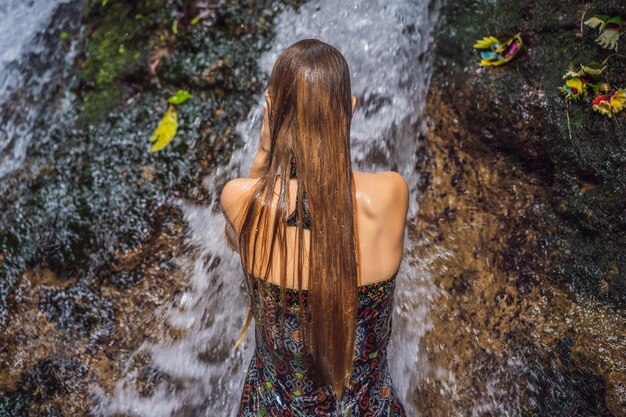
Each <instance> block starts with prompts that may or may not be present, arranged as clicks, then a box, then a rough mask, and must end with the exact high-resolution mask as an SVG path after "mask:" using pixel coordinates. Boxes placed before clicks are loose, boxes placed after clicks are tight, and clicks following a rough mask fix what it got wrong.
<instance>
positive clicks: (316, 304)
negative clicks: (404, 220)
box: [239, 39, 360, 398]
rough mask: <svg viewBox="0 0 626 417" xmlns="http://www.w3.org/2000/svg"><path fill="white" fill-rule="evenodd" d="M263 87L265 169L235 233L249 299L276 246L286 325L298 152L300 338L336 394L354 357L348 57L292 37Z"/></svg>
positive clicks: (355, 270) (355, 275)
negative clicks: (292, 182)
mask: <svg viewBox="0 0 626 417" xmlns="http://www.w3.org/2000/svg"><path fill="white" fill-rule="evenodd" d="M268 94H269V95H270V96H271V101H270V106H269V109H268V111H269V133H270V139H271V145H270V166H269V171H268V173H267V174H266V175H265V176H264V177H262V178H260V179H259V181H258V184H257V186H256V188H255V189H254V190H253V192H252V198H250V200H249V203H248V205H247V207H245V208H244V210H243V212H242V215H243V225H242V229H241V230H242V232H241V234H240V236H239V248H240V251H241V262H242V266H243V270H244V273H245V275H246V281H247V283H248V290H249V293H250V296H251V303H252V304H251V305H254V299H253V298H252V287H251V285H252V281H251V280H252V279H254V277H257V278H260V279H262V280H265V281H267V280H268V279H269V277H270V274H271V273H272V271H271V269H272V265H273V262H272V255H273V254H274V251H275V245H278V246H277V248H278V252H277V253H279V254H280V255H281V256H280V271H274V272H280V285H281V287H282V292H281V306H282V308H281V311H282V318H281V324H282V326H281V328H282V329H284V314H285V311H286V300H285V290H284V288H285V287H286V286H287V267H286V263H287V239H286V237H287V234H286V226H287V225H286V224H285V221H284V220H285V219H286V218H287V216H288V214H289V213H288V212H287V211H288V203H287V196H288V192H289V179H290V162H291V159H292V156H294V155H295V160H296V179H297V185H298V188H297V193H296V198H297V200H296V201H302V198H303V195H304V193H305V192H306V194H307V200H308V209H309V213H310V219H311V222H310V223H311V226H310V235H309V236H310V244H309V248H310V249H309V253H308V271H309V272H308V277H309V279H308V303H307V306H306V307H305V306H304V303H303V298H302V291H301V290H302V284H303V282H302V281H303V280H302V278H303V264H304V253H303V252H304V250H303V248H304V247H305V246H304V232H303V224H304V204H298V205H297V211H296V215H297V219H298V226H297V229H296V245H297V246H296V247H297V248H298V250H297V270H296V274H297V275H296V276H297V285H298V289H299V290H300V291H299V294H300V300H299V302H300V314H301V315H300V318H301V324H302V325H303V329H304V332H303V336H304V337H303V343H304V347H305V351H306V352H307V353H308V354H311V355H312V358H313V364H314V366H313V371H314V375H312V377H313V378H314V379H315V380H317V381H318V382H322V383H325V384H330V385H331V386H332V387H333V388H334V390H335V394H336V395H337V396H338V398H341V397H342V396H343V389H344V386H345V383H346V381H347V379H348V378H349V374H350V369H351V365H352V360H353V352H354V340H355V328H356V314H357V307H358V305H357V303H358V297H357V296H358V293H357V291H358V284H359V282H360V276H359V275H360V274H359V266H358V259H357V247H358V246H357V245H358V237H357V228H356V212H355V203H354V198H355V195H354V184H353V177H352V164H351V157H350V124H351V121H352V98H351V97H352V93H351V85H350V72H349V69H348V64H347V62H346V60H345V58H344V57H343V56H342V55H341V53H340V52H339V51H338V50H337V49H335V48H334V47H332V46H330V45H328V44H326V43H324V42H321V41H319V40H316V39H305V40H302V41H299V42H297V43H295V44H293V45H292V46H290V47H289V48H287V49H286V50H285V51H283V53H282V54H281V55H280V56H279V57H278V59H277V61H276V63H275V65H274V68H273V70H272V73H271V75H270V79H269V82H268ZM279 179H280V192H279V195H278V203H277V208H276V211H275V215H274V216H273V217H274V218H273V220H271V219H270V214H271V211H270V209H271V206H272V200H273V195H274V190H275V186H276V182H277V181H278V180H279ZM262 237H263V238H262ZM259 239H261V240H260V243H261V245H258V243H259ZM258 259H262V261H263V265H265V266H264V267H263V268H260V269H261V270H260V271H259V270H255V268H256V265H257V264H258V263H257V260H258ZM261 301H262V300H261ZM263 308H264V307H263V303H261V309H263ZM257 317H258V316H257ZM309 318H310V319H309ZM313 335H314V336H313ZM283 336H284V335H283ZM282 339H283V340H284V337H283V338H282Z"/></svg>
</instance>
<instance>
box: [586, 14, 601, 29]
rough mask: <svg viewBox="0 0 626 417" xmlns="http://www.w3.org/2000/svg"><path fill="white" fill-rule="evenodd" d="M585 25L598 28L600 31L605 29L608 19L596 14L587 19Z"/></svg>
mask: <svg viewBox="0 0 626 417" xmlns="http://www.w3.org/2000/svg"><path fill="white" fill-rule="evenodd" d="M585 25H587V26H589V27H591V28H594V29H595V28H598V31H599V32H602V31H603V30H604V26H605V25H606V21H605V20H603V19H600V18H599V17H598V16H594V17H591V18H589V19H587V20H585Z"/></svg>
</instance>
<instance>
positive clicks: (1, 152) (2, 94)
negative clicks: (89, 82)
mask: <svg viewBox="0 0 626 417" xmlns="http://www.w3.org/2000/svg"><path fill="white" fill-rule="evenodd" d="M69 3H78V2H77V1H73V2H71V1H70V0H29V1H24V0H3V1H1V2H0V35H1V36H0V119H1V120H2V126H0V178H1V177H3V176H5V175H6V174H8V173H10V172H12V171H14V170H15V169H16V168H18V167H19V166H20V165H21V164H22V163H23V161H24V157H25V155H26V148H27V146H28V144H29V143H30V141H31V139H32V136H33V130H34V129H33V126H34V125H35V123H36V120H37V119H38V118H39V117H41V116H42V114H43V113H44V109H45V108H46V107H48V104H49V103H50V102H51V99H50V97H51V96H52V95H53V94H54V93H55V91H56V90H57V89H58V87H59V83H61V82H62V77H59V72H60V71H61V68H62V67H63V65H64V64H66V63H71V62H72V60H73V57H74V54H73V51H72V50H71V48H72V43H70V42H68V43H67V44H65V45H64V44H63V43H62V42H61V41H60V40H59V35H60V33H61V31H62V30H71V29H72V28H75V27H77V25H78V23H79V19H77V16H76V15H75V13H71V12H69V8H68V9H67V11H68V12H67V13H59V15H58V16H57V19H55V20H54V21H53V22H52V23H51V24H48V22H49V21H50V20H51V16H52V15H53V14H54V13H55V11H56V10H57V9H58V8H59V6H60V5H63V4H69ZM76 10H78V9H76V8H74V11H76ZM64 48H67V49H68V51H65V50H64ZM35 98H37V99H35ZM67 101H68V100H65V103H66V104H67ZM61 107H63V102H62V105H61ZM48 110H49V111H51V112H55V110H54V109H48ZM57 110H58V111H60V112H62V111H63V108H58V109H57ZM48 117H50V114H48Z"/></svg>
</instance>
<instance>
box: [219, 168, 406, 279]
mask: <svg viewBox="0 0 626 417" xmlns="http://www.w3.org/2000/svg"><path fill="white" fill-rule="evenodd" d="M353 176H354V186H355V196H356V224H357V232H358V243H359V248H358V259H359V262H360V269H361V282H360V283H359V284H360V285H367V284H371V283H374V282H378V281H384V280H386V279H388V278H390V277H391V276H392V275H393V274H394V273H395V271H396V270H397V269H398V267H399V266H400V262H401V261H402V253H403V248H404V230H405V220H406V215H407V209H408V194H409V192H408V186H407V184H406V181H405V180H404V178H403V177H402V176H401V175H400V174H398V173H397V172H393V171H386V172H380V173H366V172H359V171H354V172H353ZM257 181H258V180H257V179H252V178H237V179H235V180H232V181H230V182H229V183H228V184H227V185H226V186H225V187H224V191H223V194H222V205H223V206H225V207H229V212H228V218H229V221H230V222H231V223H232V224H233V226H234V228H235V230H236V231H237V235H239V233H240V229H241V224H240V223H239V222H237V218H238V217H239V214H240V212H241V210H242V209H243V208H244V207H246V205H247V204H248V202H249V201H248V199H247V197H246V196H247V195H248V194H249V193H250V191H251V190H252V189H253V188H254V187H255V185H256V183H257ZM279 187H280V181H277V182H276V187H275V188H276V191H277V190H278V189H279ZM296 189H297V184H296V180H295V179H291V180H290V184H289V196H288V211H289V212H290V213H292V212H293V211H294V210H295V206H296V201H295V195H296ZM277 205H278V197H277V195H275V196H274V198H273V199H272V206H271V211H270V216H269V218H270V221H269V222H270V223H269V225H268V229H270V230H271V229H272V226H273V220H272V219H273V218H274V214H275V211H276V208H277ZM295 236H296V228H295V227H288V228H287V231H286V237H287V259H286V265H287V287H289V288H297V284H296V283H297V278H296V275H295V270H296V268H295V266H296V261H295V260H296V259H297V257H298V245H297V244H296V238H295ZM254 238H255V236H254V235H252V239H251V240H255V239H254ZM309 238H310V233H309V231H308V230H305V231H304V250H303V256H304V264H303V276H302V288H304V289H306V288H308V285H307V284H308V268H307V266H308V262H307V261H308V257H307V255H308V253H309V248H310V239H309ZM269 239H271V236H262V237H261V238H260V239H259V240H256V243H257V248H260V247H261V246H265V245H266V244H267V240H269ZM279 250H280V248H279V247H278V246H275V247H274V256H272V259H273V265H272V266H273V268H271V271H270V279H269V281H271V282H273V283H275V284H279V283H280V278H279V276H278V275H279V272H280V268H279V263H280V262H281V255H280V254H278V253H277V252H278V251H279ZM257 261H258V262H257V263H256V265H255V268H254V269H253V268H252V267H251V265H248V271H251V272H252V274H253V275H259V274H258V273H255V272H256V271H261V270H263V268H264V267H265V266H266V264H265V262H264V261H265V260H264V259H257ZM272 272H273V274H272Z"/></svg>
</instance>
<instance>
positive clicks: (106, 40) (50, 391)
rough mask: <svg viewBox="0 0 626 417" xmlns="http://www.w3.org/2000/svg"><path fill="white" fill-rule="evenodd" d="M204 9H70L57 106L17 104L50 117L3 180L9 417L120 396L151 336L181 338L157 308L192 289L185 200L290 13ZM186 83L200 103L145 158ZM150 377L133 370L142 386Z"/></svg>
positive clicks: (228, 131) (2, 357) (4, 368)
mask: <svg viewBox="0 0 626 417" xmlns="http://www.w3.org/2000/svg"><path fill="white" fill-rule="evenodd" d="M209 3H210V2H204V1H194V0H188V1H187V0H185V1H176V2H172V1H161V0H158V1H133V2H126V1H113V0H112V1H99V0H98V1H89V2H81V4H83V5H84V9H83V10H82V12H81V11H80V10H77V8H76V7H74V6H72V7H73V8H72V9H71V10H72V13H74V14H73V15H72V19H71V20H72V21H80V23H81V25H80V28H79V27H78V26H79V25H75V26H76V27H72V28H71V30H70V28H64V30H66V31H67V32H64V35H63V36H62V37H60V35H59V33H57V32H58V31H57V32H55V33H53V34H52V36H51V37H50V39H49V41H50V42H57V43H58V42H66V43H67V45H66V46H67V49H68V50H69V49H70V45H69V42H71V43H72V45H71V48H77V50H78V53H77V55H76V59H75V60H74V61H72V62H68V63H67V65H66V66H65V67H64V68H63V71H60V72H62V74H59V79H55V80H54V83H55V88H54V89H53V91H52V93H51V96H50V97H34V98H31V97H26V99H24V95H25V94H24V93H23V92H20V91H18V92H16V93H15V95H14V96H12V98H11V99H10V100H13V103H15V102H17V101H20V100H22V101H24V100H30V99H32V100H35V99H37V100H46V101H47V102H49V103H50V104H49V105H48V106H47V107H45V108H46V109H47V110H50V111H49V112H48V111H46V112H45V113H43V114H42V115H39V116H38V117H37V122H36V123H35V131H36V133H35V134H33V139H32V141H31V143H30V145H29V147H28V150H27V157H26V162H25V165H24V166H23V167H22V168H21V169H18V170H16V171H14V172H12V173H11V174H10V175H8V176H6V177H4V178H2V181H0V415H1V416H5V415H7V416H14V417H18V416H28V415H31V416H35V415H36V416H82V415H89V413H90V410H91V409H92V408H93V404H92V398H91V396H90V394H89V389H90V388H92V387H94V386H96V385H97V386H100V387H104V388H105V389H109V388H111V384H112V383H113V381H115V380H117V379H118V378H119V375H120V374H121V373H122V372H124V370H123V369H122V368H123V366H124V363H125V361H126V360H127V359H128V357H129V355H130V354H131V353H132V352H134V351H135V350H136V349H137V348H138V347H139V346H140V345H141V343H143V342H144V341H146V340H156V339H158V340H162V341H167V340H173V339H174V338H176V337H177V334H176V331H175V330H172V329H169V328H167V325H166V324H165V323H163V322H162V320H160V318H159V317H156V316H155V314H154V311H155V310H156V309H157V308H159V306H161V305H162V304H164V303H165V302H166V301H170V302H171V300H172V299H175V298H176V296H177V294H178V292H180V291H184V289H185V286H186V285H187V283H186V282H185V275H184V273H183V271H181V269H180V265H177V264H176V262H175V261H174V258H175V257H176V256H177V254H179V253H180V251H191V250H193V249H194V248H189V247H186V244H185V233H186V232H185V226H184V221H183V219H182V216H181V213H180V210H179V209H178V206H177V205H176V199H178V198H181V199H185V200H187V201H191V202H204V201H205V199H206V191H203V190H202V189H201V187H200V186H199V184H201V179H202V178H203V177H204V176H205V175H207V174H208V173H209V172H211V171H212V170H213V168H214V167H215V166H216V165H218V164H220V163H223V161H225V160H227V159H228V158H229V156H230V153H231V152H232V150H233V149H234V148H235V147H237V146H241V143H240V140H239V139H238V138H237V136H236V134H235V132H234V129H233V126H235V125H236V124H237V123H238V122H239V121H240V120H241V119H242V118H243V117H244V116H245V115H246V114H247V113H248V111H249V109H250V106H251V105H252V104H253V100H252V97H253V96H254V95H255V94H257V93H258V92H259V91H260V90H261V88H262V84H261V81H260V78H259V74H258V68H257V64H256V61H257V58H258V57H259V55H260V54H261V52H262V51H263V50H264V49H265V47H266V45H267V43H268V42H269V41H270V39H271V37H272V21H273V19H274V17H275V16H276V15H277V14H278V13H279V12H280V10H281V9H282V8H284V7H290V6H294V5H296V4H297V2H295V1H278V2H267V1H225V2H219V4H212V3H211V4H209ZM72 4H73V5H78V3H77V2H74V3H72ZM68 8H69V6H68ZM58 13H59V16H56V17H55V19H64V18H65V16H63V13H66V14H67V13H68V11H67V10H65V9H64V10H60V11H59V12H58ZM81 19H82V21H81ZM81 28H82V29H83V30H79V29H81ZM68 39H69V40H68ZM59 59H62V57H61V58H59ZM68 61H69V60H68ZM57 84H58V85H57ZM178 89H186V90H188V91H190V92H191V93H192V95H193V97H192V98H191V99H190V100H188V101H187V102H185V103H184V104H183V105H180V106H179V107H178V122H179V125H178V133H177V135H176V137H175V138H174V140H173V141H172V142H171V143H170V144H169V145H168V146H167V147H166V148H165V149H163V150H162V151H159V152H157V153H150V152H149V149H150V142H149V138H150V135H151V134H152V132H153V131H154V129H155V128H156V126H157V124H158V122H159V120H160V118H161V117H162V115H163V114H164V112H165V110H166V108H167V106H168V103H167V98H168V97H169V96H171V95H172V94H174V93H175V92H176V91H177V90H178ZM10 104H11V102H9V105H10ZM0 110H4V109H0ZM144 359H145V360H146V363H147V362H148V361H149V358H141V357H140V360H144ZM156 378H161V376H160V375H158V374H157V373H156V372H155V373H153V374H149V373H146V375H140V377H139V378H138V380H139V381H140V382H139V383H145V387H141V388H140V390H142V392H143V391H145V392H148V391H149V390H150V389H151V387H152V386H153V385H154V384H153V383H151V381H154V380H155V379H156Z"/></svg>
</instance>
